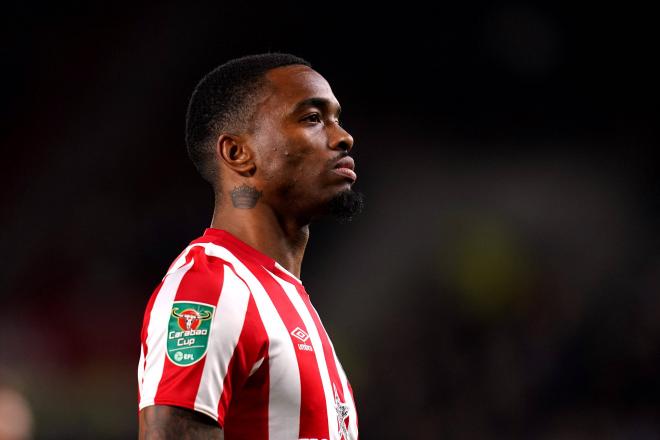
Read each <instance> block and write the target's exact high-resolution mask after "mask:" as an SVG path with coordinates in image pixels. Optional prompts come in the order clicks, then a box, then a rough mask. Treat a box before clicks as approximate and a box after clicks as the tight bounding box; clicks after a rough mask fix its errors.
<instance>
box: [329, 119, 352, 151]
mask: <svg viewBox="0 0 660 440" xmlns="http://www.w3.org/2000/svg"><path fill="white" fill-rule="evenodd" d="M336 127H337V129H336V130H335V133H334V134H333V136H334V137H333V139H332V142H331V143H330V148H332V149H333V150H344V151H347V152H348V151H351V150H352V149H353V136H351V135H350V134H349V133H348V132H347V131H346V130H344V128H343V127H342V126H341V125H339V124H337V125H336Z"/></svg>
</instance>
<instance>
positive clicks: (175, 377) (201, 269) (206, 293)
mask: <svg viewBox="0 0 660 440" xmlns="http://www.w3.org/2000/svg"><path fill="white" fill-rule="evenodd" d="M188 258H193V259H194V260H195V263H194V264H193V266H192V267H191V269H190V270H189V271H188V272H187V273H186V274H185V275H184V276H183V279H182V280H181V284H180V285H179V289H178V290H177V292H176V296H175V297H174V301H195V302H202V303H205V304H209V305H212V306H214V307H215V306H216V305H217V304H218V299H219V298H220V291H221V290H222V280H223V277H224V262H223V261H222V260H220V259H218V258H212V257H208V256H206V255H204V249H203V248H199V247H197V248H192V249H191V250H190V252H189V253H188V256H187V258H186V260H188ZM205 362H206V356H204V358H202V359H201V360H200V361H199V362H197V363H195V364H193V365H189V366H185V367H180V366H177V365H175V364H173V363H172V362H171V361H170V360H169V359H168V358H167V356H166V357H165V364H164V366H163V375H162V377H161V379H160V382H159V384H158V391H157V392H156V397H155V399H154V403H155V404H172V405H178V406H185V407H189V408H191V409H194V407H195V398H196V397H197V390H198V389H199V383H200V380H201V377H202V372H203V370H204V365H205Z"/></svg>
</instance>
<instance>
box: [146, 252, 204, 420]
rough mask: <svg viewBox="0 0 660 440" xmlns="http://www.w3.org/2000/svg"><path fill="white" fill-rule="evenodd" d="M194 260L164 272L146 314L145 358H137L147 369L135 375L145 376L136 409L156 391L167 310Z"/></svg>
mask: <svg viewBox="0 0 660 440" xmlns="http://www.w3.org/2000/svg"><path fill="white" fill-rule="evenodd" d="M194 263H195V261H194V260H191V261H190V263H188V264H186V265H184V266H182V267H180V268H179V269H176V270H174V271H173V272H171V273H170V274H169V276H166V277H165V279H164V281H163V285H162V286H161V288H160V290H159V292H158V294H157V296H156V300H155V301H154V305H153V308H152V309H151V314H150V315H149V327H148V328H147V358H146V363H145V362H141V363H140V366H139V368H140V369H144V368H145V366H146V369H147V370H148V371H142V373H141V374H140V373H139V370H138V376H139V377H143V378H146V379H145V380H144V383H143V384H142V392H141V393H140V409H142V408H144V407H146V406H149V405H153V404H154V398H155V397H156V391H158V384H159V383H160V378H161V377H162V375H163V366H164V364H165V349H166V347H165V345H166V343H167V341H166V339H165V338H166V336H167V325H168V322H169V320H170V311H171V310H172V303H173V302H174V297H175V296H176V291H177V290H178V289H179V284H181V280H182V279H183V276H184V275H185V274H186V272H188V271H189V270H190V268H191V267H192V266H193V264H194Z"/></svg>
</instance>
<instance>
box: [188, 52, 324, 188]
mask: <svg viewBox="0 0 660 440" xmlns="http://www.w3.org/2000/svg"><path fill="white" fill-rule="evenodd" d="M293 64H302V65H304V66H308V67H311V64H310V63H309V62H308V61H305V60H304V59H302V58H300V57H297V56H295V55H291V54H288V53H277V52H275V53H262V54H257V55H247V56H244V57H241V58H235V59H232V60H229V61H227V62H226V63H224V64H222V65H220V66H218V67H216V68H215V69H213V70H212V71H210V72H209V73H207V74H206V75H205V76H204V77H203V78H202V79H201V80H200V81H199V83H197V86H196V87H195V90H194V91H193V93H192V96H191V97H190V101H189V103H188V111H187V113H186V147H187V149H188V155H189V156H190V159H191V160H192V162H193V164H195V168H197V171H199V174H201V176H202V177H203V178H204V180H206V181H207V182H209V183H210V184H211V185H213V186H215V180H216V172H215V170H216V166H215V153H214V150H215V149H214V144H215V139H216V137H217V136H218V135H219V134H220V133H221V132H223V131H234V132H241V131H243V130H245V129H246V128H247V124H248V122H249V120H250V119H251V116H252V114H253V111H254V104H255V103H256V98H257V97H258V95H259V94H258V92H259V91H260V90H261V88H262V87H263V86H264V84H265V81H264V80H265V74H266V72H267V71H269V70H271V69H275V68H276V67H282V66H289V65H293Z"/></svg>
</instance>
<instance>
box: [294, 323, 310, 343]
mask: <svg viewBox="0 0 660 440" xmlns="http://www.w3.org/2000/svg"><path fill="white" fill-rule="evenodd" d="M291 336H293V337H296V338H298V339H300V340H301V341H302V342H303V343H304V342H307V340H308V339H309V335H308V334H307V332H306V331H305V330H303V329H301V328H300V327H296V328H294V329H293V330H292V331H291Z"/></svg>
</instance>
